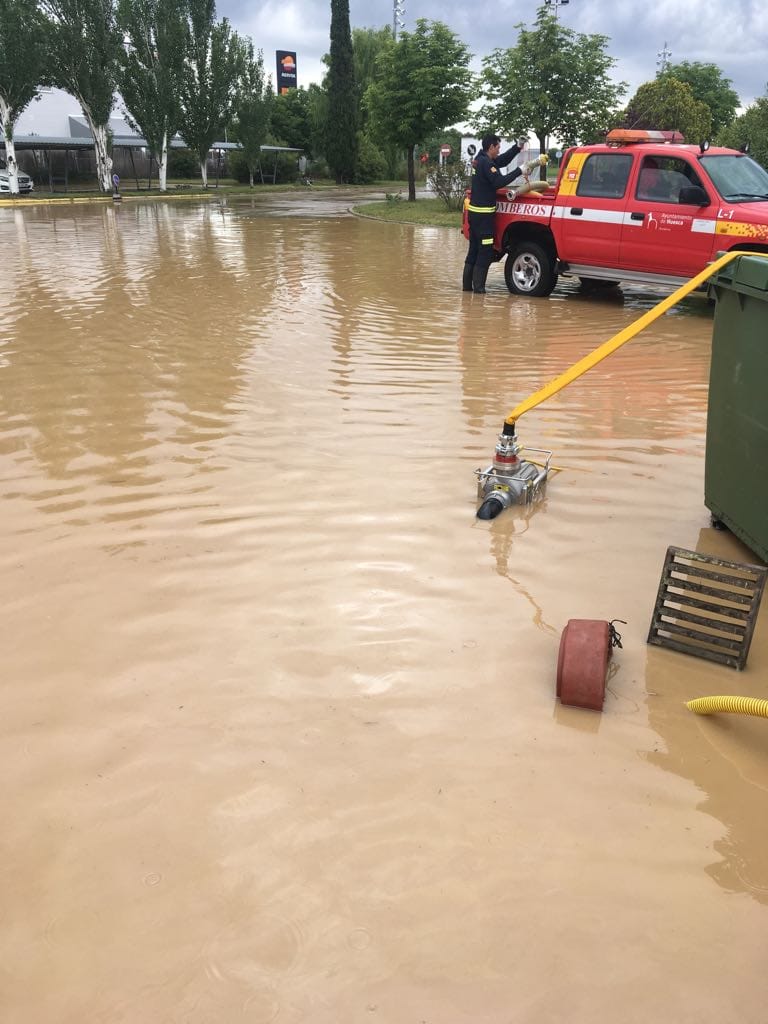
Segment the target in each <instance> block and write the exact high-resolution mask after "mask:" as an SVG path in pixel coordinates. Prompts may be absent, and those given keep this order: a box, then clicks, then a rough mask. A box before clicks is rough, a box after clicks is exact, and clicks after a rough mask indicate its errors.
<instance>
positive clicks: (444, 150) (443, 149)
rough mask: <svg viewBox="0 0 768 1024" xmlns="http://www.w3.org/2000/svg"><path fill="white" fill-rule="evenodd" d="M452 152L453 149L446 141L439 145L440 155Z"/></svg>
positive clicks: (447, 154)
mask: <svg viewBox="0 0 768 1024" xmlns="http://www.w3.org/2000/svg"><path fill="white" fill-rule="evenodd" d="M452 152H453V150H452V149H451V147H450V146H449V145H448V144H447V143H446V144H444V145H442V146H441V147H440V156H450V155H451V153H452Z"/></svg>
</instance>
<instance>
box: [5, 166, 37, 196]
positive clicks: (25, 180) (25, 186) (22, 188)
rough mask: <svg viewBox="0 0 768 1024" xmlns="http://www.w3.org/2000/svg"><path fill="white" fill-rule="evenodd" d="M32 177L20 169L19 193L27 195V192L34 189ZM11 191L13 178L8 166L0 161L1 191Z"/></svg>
mask: <svg viewBox="0 0 768 1024" xmlns="http://www.w3.org/2000/svg"><path fill="white" fill-rule="evenodd" d="M33 187H34V186H33V184H32V179H31V178H30V176H29V175H28V174H24V173H23V172H22V171H19V194H20V195H25V194H26V193H27V192H31V191H32V189H33ZM10 191H11V178H10V174H9V173H8V168H7V167H6V166H5V164H4V163H0V193H3V194H4V193H6V192H8V193H10Z"/></svg>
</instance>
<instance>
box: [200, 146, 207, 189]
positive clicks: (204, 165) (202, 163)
mask: <svg viewBox="0 0 768 1024" xmlns="http://www.w3.org/2000/svg"><path fill="white" fill-rule="evenodd" d="M200 177H201V178H202V179H203V188H208V154H207V153H206V154H205V156H204V157H203V159H202V160H201V161H200Z"/></svg>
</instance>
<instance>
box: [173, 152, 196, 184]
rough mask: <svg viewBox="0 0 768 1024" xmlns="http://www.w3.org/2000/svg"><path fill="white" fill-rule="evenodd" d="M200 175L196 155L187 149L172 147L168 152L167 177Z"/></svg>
mask: <svg viewBox="0 0 768 1024" xmlns="http://www.w3.org/2000/svg"><path fill="white" fill-rule="evenodd" d="M199 175H200V164H199V163H198V160H197V157H196V156H195V154H194V153H193V152H192V151H191V150H189V149H172V150H170V152H169V153H168V177H169V178H197V177H199Z"/></svg>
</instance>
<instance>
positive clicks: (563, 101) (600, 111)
mask: <svg viewBox="0 0 768 1024" xmlns="http://www.w3.org/2000/svg"><path fill="white" fill-rule="evenodd" d="M516 27H517V28H518V29H519V35H518V40H517V44H516V45H515V46H513V47H511V48H510V49H507V50H500V49H497V50H494V51H493V53H491V55H490V56H489V57H486V58H485V59H484V60H483V73H482V97H483V100H484V105H483V107H482V109H481V110H480V112H479V114H478V116H477V117H476V118H475V120H474V125H475V128H476V129H477V130H478V131H479V132H481V133H482V132H485V131H488V130H492V131H495V132H498V133H499V134H503V135H506V136H507V137H509V138H519V137H521V136H525V135H527V134H528V133H529V132H531V131H532V132H533V133H534V134H535V135H536V137H537V139H538V140H539V146H540V148H541V150H542V152H543V151H544V150H545V149H546V140H547V137H548V136H549V135H556V136H557V137H558V138H559V139H561V141H562V142H563V144H564V145H571V144H573V143H576V142H582V141H584V140H585V139H587V138H588V137H590V136H594V135H595V134H599V133H602V132H604V131H605V129H606V128H607V127H608V125H609V124H610V123H611V121H612V120H613V119H614V111H615V109H616V107H617V106H618V102H619V98H620V97H621V95H622V94H623V93H624V92H625V90H626V83H624V82H619V83H614V82H613V81H612V80H611V79H610V78H609V77H608V72H609V71H610V70H611V68H612V67H613V66H614V64H615V63H616V61H615V60H614V59H613V57H609V56H608V54H607V53H606V52H605V50H606V46H607V44H608V39H607V37H606V36H602V35H584V34H582V33H577V32H574V31H573V29H570V28H567V27H566V26H565V25H563V24H561V23H560V22H559V21H558V20H557V19H556V18H555V16H554V15H552V14H551V13H550V12H549V11H548V10H547V9H546V8H544V7H541V8H540V9H539V11H538V13H537V16H536V24H535V26H534V28H533V29H527V28H526V27H525V25H524V24H521V25H517V26H516Z"/></svg>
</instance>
